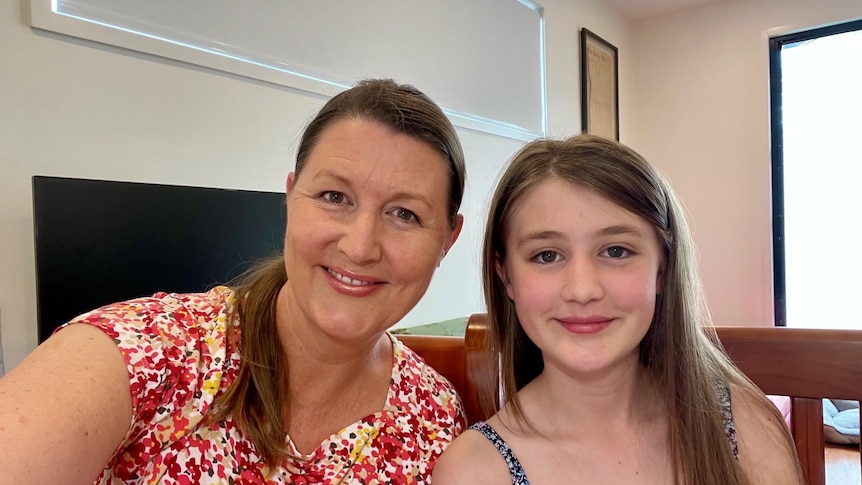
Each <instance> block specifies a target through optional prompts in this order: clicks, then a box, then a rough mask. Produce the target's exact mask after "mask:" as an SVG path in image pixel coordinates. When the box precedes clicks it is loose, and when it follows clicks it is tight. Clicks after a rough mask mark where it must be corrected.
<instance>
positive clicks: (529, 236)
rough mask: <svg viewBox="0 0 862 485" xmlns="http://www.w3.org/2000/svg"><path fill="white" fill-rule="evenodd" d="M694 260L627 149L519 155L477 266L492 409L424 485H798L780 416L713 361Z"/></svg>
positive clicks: (677, 215)
mask: <svg viewBox="0 0 862 485" xmlns="http://www.w3.org/2000/svg"><path fill="white" fill-rule="evenodd" d="M694 258H695V256H694V250H693V246H692V242H691V237H690V234H689V232H688V229H687V227H686V224H685V221H684V219H683V215H682V210H681V209H680V205H679V203H678V202H677V200H676V198H675V196H674V194H673V192H672V190H671V189H670V187H669V186H668V184H667V182H665V180H664V179H663V178H662V177H661V176H660V175H659V173H658V172H657V171H656V170H655V169H654V168H653V167H652V166H651V165H650V164H649V163H647V162H646V161H645V160H644V159H643V158H642V157H641V156H640V155H638V154H637V153H635V152H634V151H632V150H631V149H629V148H627V147H625V146H623V145H621V144H619V143H616V142H613V141H609V140H605V139H603V138H598V137H594V136H589V135H580V136H575V137H573V138H570V139H567V140H564V141H553V140H538V141H535V142H532V143H530V144H528V145H527V146H526V147H524V148H523V149H522V150H521V151H520V153H519V154H517V155H516V156H515V158H514V160H513V161H512V163H511V165H510V166H509V167H508V169H507V170H506V172H505V173H504V175H503V177H502V180H501V181H500V183H499V185H498V187H497V190H496V193H495V195H494V198H493V199H492V203H491V211H490V215H489V219H488V224H487V227H486V231H485V245H484V254H483V277H484V283H485V285H484V286H485V299H486V305H487V308H488V317H489V339H490V342H489V344H490V346H491V348H492V349H494V350H496V352H498V353H499V355H500V356H501V365H502V367H501V377H500V378H501V380H502V382H501V389H502V392H503V397H504V400H503V402H504V405H503V407H502V409H501V410H500V411H499V412H498V413H497V414H496V415H494V416H493V417H492V418H491V419H489V420H488V421H487V422H486V423H481V422H480V423H477V424H476V425H474V426H473V427H472V428H471V429H472V430H471V431H468V432H465V433H464V434H463V435H462V436H461V437H459V438H458V439H456V441H455V442H454V443H453V444H452V446H451V447H450V448H449V449H448V450H447V451H446V452H445V453H444V455H443V457H442V458H441V460H440V461H439V462H438V464H437V466H436V468H435V470H434V484H435V485H446V484H450V483H465V484H505V483H513V484H528V483H532V484H533V485H541V484H558V483H583V484H597V483H613V484H640V483H642V484H692V485H700V484H707V483H709V484H713V483H714V484H766V483H769V484H791V483H792V484H800V483H802V480H801V475H800V472H799V466H798V461H797V458H796V452H795V449H794V447H793V444H792V439H791V437H790V434H789V432H788V430H787V428H786V426H785V425H784V421H783V420H782V419H781V416H780V415H779V414H778V412H777V410H776V409H775V408H774V406H772V404H771V403H770V402H769V401H768V400H767V398H766V397H765V396H764V395H763V393H762V392H761V391H760V390H759V389H758V388H757V387H756V386H754V384H752V383H751V382H750V381H749V380H748V379H747V378H746V377H745V376H744V375H742V374H741V373H740V371H739V370H738V369H736V368H735V367H734V365H733V364H732V363H731V362H730V361H729V360H728V359H727V358H726V357H725V356H724V354H723V353H722V351H721V350H720V347H719V344H718V340H717V339H716V337H715V334H714V330H713V329H712V328H711V321H710V317H709V315H708V312H707V308H706V304H705V301H704V297H703V292H702V289H701V285H700V281H699V279H698V276H697V273H696V266H695V259H694ZM528 477H529V480H528Z"/></svg>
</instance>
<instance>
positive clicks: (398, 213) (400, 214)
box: [395, 207, 419, 222]
mask: <svg viewBox="0 0 862 485" xmlns="http://www.w3.org/2000/svg"><path fill="white" fill-rule="evenodd" d="M395 217H397V218H399V219H401V220H402V221H407V222H419V218H418V217H416V213H414V212H413V211H411V210H409V209H405V208H403V207H399V208H397V209H395Z"/></svg>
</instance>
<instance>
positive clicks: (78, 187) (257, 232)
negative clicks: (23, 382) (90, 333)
mask: <svg viewBox="0 0 862 485" xmlns="http://www.w3.org/2000/svg"><path fill="white" fill-rule="evenodd" d="M285 218H286V215H285V208H284V194H283V193H274V192H257V191H248V190H227V189H214V188H202V187H183V186H174V185H157V184H146V183H132V182H112V181H103V180H85V179H76V178H62V177H44V176H34V177H33V222H34V229H35V252H36V286H37V289H36V298H37V318H38V333H39V342H40V343H41V342H43V341H44V340H45V339H47V338H48V337H50V336H51V333H52V332H53V331H54V330H55V329H56V328H57V327H58V326H60V325H62V324H63V323H65V322H67V321H69V320H70V319H72V318H74V317H75V316H77V315H79V314H81V313H84V312H87V311H89V310H92V309H94V308H98V307H100V306H102V305H106V304H108V303H112V302H116V301H121V300H127V299H130V298H136V297H140V296H150V295H152V294H153V293H155V292H157V291H167V292H183V293H187V292H200V291H206V290H208V289H210V288H212V287H213V286H216V285H218V284H220V283H225V282H227V281H229V280H231V279H232V278H234V277H236V276H238V275H239V274H240V273H242V272H243V271H244V270H245V269H247V268H248V267H249V266H250V265H251V264H252V263H254V262H255V261H257V260H259V259H261V258H264V257H267V256H271V255H274V254H277V253H279V252H280V251H281V250H282V248H283V244H284V230H285V224H286V222H285Z"/></svg>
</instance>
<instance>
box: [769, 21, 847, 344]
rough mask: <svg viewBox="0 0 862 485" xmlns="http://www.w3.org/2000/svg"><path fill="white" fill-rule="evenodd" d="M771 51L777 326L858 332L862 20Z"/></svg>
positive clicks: (773, 43)
mask: <svg viewBox="0 0 862 485" xmlns="http://www.w3.org/2000/svg"><path fill="white" fill-rule="evenodd" d="M769 44H770V84H771V86H770V89H771V114H772V121H771V123H772V211H773V271H774V291H775V300H774V301H775V324H776V325H779V326H785V325H786V326H791V327H816V328H860V329H862V306H860V305H859V302H860V301H862V88H860V86H862V20H857V21H853V22H848V23H844V24H840V25H832V26H829V27H824V28H819V29H815V30H809V31H806V32H799V33H795V34H790V35H785V36H780V37H775V38H772V39H770V43H769Z"/></svg>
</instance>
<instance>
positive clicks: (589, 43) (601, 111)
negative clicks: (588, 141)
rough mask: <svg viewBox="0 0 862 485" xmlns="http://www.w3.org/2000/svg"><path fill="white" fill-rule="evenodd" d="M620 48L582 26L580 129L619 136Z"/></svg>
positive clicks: (613, 136) (615, 138) (606, 135)
mask: <svg viewBox="0 0 862 485" xmlns="http://www.w3.org/2000/svg"><path fill="white" fill-rule="evenodd" d="M619 99H620V96H619V52H618V50H617V48H616V46H614V45H613V44H611V43H610V42H608V41H606V40H604V39H602V38H601V37H599V36H598V35H596V34H595V33H593V32H591V31H590V30H588V29H586V28H581V131H582V132H584V133H591V134H594V135H599V136H603V137H605V138H610V139H613V140H619V139H620V109H619Z"/></svg>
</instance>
